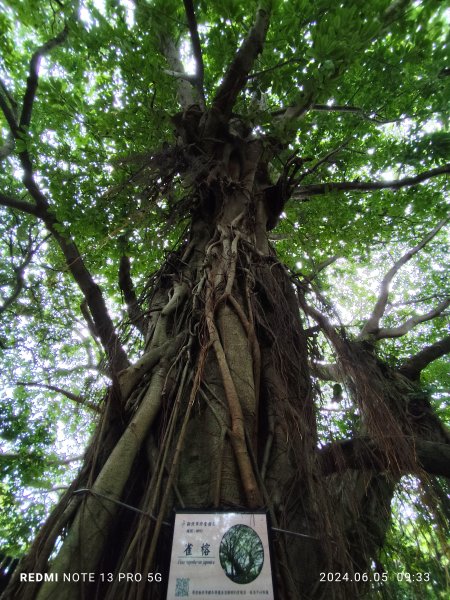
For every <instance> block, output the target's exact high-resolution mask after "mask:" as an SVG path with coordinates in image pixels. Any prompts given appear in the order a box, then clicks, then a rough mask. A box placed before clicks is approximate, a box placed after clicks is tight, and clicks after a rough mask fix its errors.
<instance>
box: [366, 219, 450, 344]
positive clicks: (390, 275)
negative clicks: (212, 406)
mask: <svg viewBox="0 0 450 600" xmlns="http://www.w3.org/2000/svg"><path fill="white" fill-rule="evenodd" d="M449 220H450V219H449V218H446V219H443V220H442V221H440V222H439V223H438V224H437V225H436V227H435V228H434V229H433V230H432V231H430V233H429V234H428V235H426V236H425V237H424V238H423V240H422V241H421V242H420V243H419V244H417V245H416V246H414V248H412V249H411V250H408V252H406V254H404V255H403V256H402V257H401V258H400V259H399V260H398V261H396V262H395V263H394V265H393V267H392V268H391V269H389V271H388V272H387V273H386V275H385V276H384V278H383V281H382V282H381V287H380V293H379V295H378V298H377V301H376V304H375V307H374V309H373V311H372V314H371V315H370V317H369V318H368V320H367V322H366V324H365V325H364V327H363V328H362V330H361V333H360V334H359V336H358V338H359V339H363V338H365V337H367V336H368V335H372V334H377V333H378V332H379V330H380V320H381V318H382V317H383V315H384V312H385V310H386V305H387V302H388V298H389V286H390V284H391V281H392V280H393V279H394V277H395V275H396V274H397V273H398V271H399V270H400V269H401V268H402V267H403V265H405V264H406V263H407V262H408V261H409V260H411V258H412V257H413V256H414V255H415V254H417V253H418V252H419V251H420V250H422V248H423V247H424V246H426V244H428V242H429V241H430V240H432V239H433V238H434V237H435V235H436V234H437V233H438V232H439V231H440V230H441V229H442V227H444V225H446V224H447V223H448V221H449ZM444 308H446V307H444ZM444 308H443V309H442V310H444ZM441 312H442V311H441ZM430 318H433V317H430ZM410 320H411V319H410ZM425 320H428V319H425ZM419 322H421V321H419ZM413 326H414V324H412V325H411V327H413ZM409 329H411V328H409ZM409 329H408V330H407V331H409ZM407 331H405V332H404V333H407ZM399 335H404V334H403V333H400V334H399ZM389 337H399V336H389Z"/></svg>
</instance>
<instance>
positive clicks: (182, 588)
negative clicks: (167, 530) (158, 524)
mask: <svg viewBox="0 0 450 600" xmlns="http://www.w3.org/2000/svg"><path fill="white" fill-rule="evenodd" d="M183 598H196V599H198V600H200V598H203V599H205V600H206V599H211V600H212V599H216V598H220V599H221V600H224V598H230V599H233V598H247V599H248V600H274V592H273V583H272V568H271V564H270V553H269V536H268V526H267V515H266V514H265V513H242V512H204V513H200V512H198V513H196V512H192V513H188V512H179V513H177V514H176V515H175V527H174V533H173V543H172V557H171V561H170V574H169V582H168V588H167V600H180V599H183Z"/></svg>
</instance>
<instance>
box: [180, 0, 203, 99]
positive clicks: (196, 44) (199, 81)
mask: <svg viewBox="0 0 450 600" xmlns="http://www.w3.org/2000/svg"><path fill="white" fill-rule="evenodd" d="M183 4H184V10H185V11H186V17H187V21H188V26H189V33H190V34H191V42H192V51H193V53H194V60H195V64H196V66H197V68H196V86H197V89H198V93H199V96H200V98H201V100H202V102H203V105H204V104H205V92H204V90H203V79H204V73H205V68H204V65H203V56H202V48H201V45H200V37H199V35H198V27H197V19H196V18H195V11H194V5H193V2H192V0H183Z"/></svg>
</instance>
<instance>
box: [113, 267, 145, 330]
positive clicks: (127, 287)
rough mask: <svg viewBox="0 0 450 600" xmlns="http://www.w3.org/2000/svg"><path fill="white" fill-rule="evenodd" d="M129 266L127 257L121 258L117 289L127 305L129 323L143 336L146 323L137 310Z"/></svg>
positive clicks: (140, 312) (138, 309) (139, 310)
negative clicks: (118, 288)
mask: <svg viewBox="0 0 450 600" xmlns="http://www.w3.org/2000/svg"><path fill="white" fill-rule="evenodd" d="M130 272H131V265H130V259H129V258H128V256H122V258H121V259H120V266H119V287H120V289H121V290H122V293H123V297H124V300H125V302H126V304H127V312H128V316H129V318H130V321H131V323H132V324H133V325H134V326H135V327H136V328H137V329H138V331H140V332H141V334H142V335H144V336H145V334H146V332H147V323H146V320H145V318H144V315H143V314H142V311H141V309H140V308H139V303H138V299H137V296H136V292H135V291H134V286H133V281H132V279H131V274H130Z"/></svg>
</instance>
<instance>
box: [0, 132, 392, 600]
mask: <svg viewBox="0 0 450 600" xmlns="http://www.w3.org/2000/svg"><path fill="white" fill-rule="evenodd" d="M216 134H217V132H216ZM205 139H206V138H205ZM209 144H212V146H211V145H210V146H209V147H207V148H206V151H207V156H210V157H211V156H212V157H215V159H214V160H212V161H211V160H210V161H209V162H207V163H206V165H205V164H203V165H202V166H201V167H198V164H199V161H200V157H199V155H198V154H196V155H193V156H191V161H192V167H191V169H190V172H189V173H188V176H186V180H187V179H188V178H189V180H190V182H191V184H192V182H195V191H194V193H193V195H192V197H191V198H190V200H191V203H192V206H193V207H194V208H193V211H192V220H191V224H190V228H189V234H188V236H187V238H186V239H185V240H184V242H183V243H182V245H181V247H180V249H179V250H177V251H176V252H173V253H171V254H170V255H169V256H168V257H167V260H166V263H165V264H164V266H163V267H162V268H161V270H160V271H159V273H158V274H157V276H155V277H154V278H153V279H152V281H151V282H150V293H149V294H148V296H147V297H148V305H147V307H146V314H147V323H148V327H147V334H146V340H145V351H144V353H143V356H142V358H141V360H140V361H138V363H136V364H135V365H133V366H131V367H129V368H127V369H125V370H124V371H122V372H121V373H120V374H119V377H118V379H117V380H115V381H114V383H113V386H112V388H111V389H110V391H109V394H108V396H107V399H106V408H105V412H104V414H103V415H102V417H101V419H100V423H99V425H98V429H97V432H96V434H95V436H94V439H93V441H92V443H91V445H90V448H89V450H88V451H87V454H86V460H85V464H84V467H83V469H82V470H81V472H80V474H79V476H78V478H77V480H76V481H75V482H74V484H73V485H72V486H71V488H70V490H69V491H68V493H67V494H66V495H65V497H64V498H63V499H62V501H61V503H60V505H59V506H58V507H57V508H56V509H55V511H54V513H53V514H52V515H51V517H50V518H49V520H48V522H47V523H46V525H45V526H44V527H43V529H42V531H41V533H40V535H39V536H38V538H37V540H36V541H35V543H34V545H33V547H32V549H31V552H30V554H29V555H28V557H27V558H26V559H24V560H23V561H22V565H21V570H22V571H25V572H26V571H34V572H36V571H40V572H44V571H46V570H47V569H48V570H49V572H50V573H58V574H59V575H60V577H59V582H58V583H55V582H46V583H44V584H42V585H40V584H38V583H36V584H32V583H21V582H20V581H19V579H18V575H16V577H15V578H14V579H13V581H12V582H11V584H10V586H9V588H8V590H7V591H6V593H5V595H4V598H5V600H6V599H12V598H19V597H20V598H21V599H23V600H31V599H34V598H38V600H47V599H50V598H55V597H57V598H58V599H61V600H77V599H78V598H102V599H111V600H112V599H114V600H118V599H123V600H125V599H126V600H129V599H136V600H138V599H141V598H155V599H157V598H161V597H162V594H163V589H164V586H163V585H161V584H160V585H158V584H156V583H153V584H151V585H149V584H148V583H147V582H146V581H144V582H143V583H142V584H139V583H126V582H125V583H123V582H122V583H119V582H118V580H117V574H118V573H120V572H122V573H143V574H146V573H147V572H158V571H159V572H161V573H162V574H163V578H167V568H168V560H169V552H170V548H169V545H170V539H171V530H170V527H168V526H167V522H168V521H170V519H171V514H172V511H173V509H174V508H175V507H178V508H180V507H189V508H204V509H213V508H214V509H219V510H221V509H224V510H226V509H258V508H266V509H268V510H269V512H270V514H271V517H272V525H273V526H274V527H275V528H276V529H277V530H279V529H281V530H285V531H284V532H280V531H276V532H274V535H273V538H274V542H275V543H274V547H275V561H274V569H275V578H276V585H277V587H278V591H279V598H280V600H284V599H288V598H292V599H294V598H299V597H303V598H310V597H313V598H351V597H358V594H359V593H360V592H361V589H363V588H364V587H365V584H359V583H353V584H350V583H349V584H344V583H343V584H342V585H334V584H333V583H327V582H326V581H324V582H321V576H320V573H321V572H324V573H327V572H340V573H343V572H348V573H353V572H354V571H357V572H362V571H366V572H367V571H369V570H370V566H371V560H373V559H374V558H376V554H377V551H378V550H379V548H380V546H381V545H382V543H383V539H384V535H385V533H386V529H387V526H388V524H389V516H390V501H391V498H392V494H393V489H394V484H395V480H396V478H395V476H394V477H391V476H388V475H386V474H375V473H373V472H371V471H367V470H366V471H365V472H362V473H361V472H347V473H344V474H342V473H341V474H336V475H333V476H331V477H328V478H325V477H324V476H323V474H322V472H321V467H320V462H319V461H318V458H317V432H316V417H315V411H314V406H313V394H312V387H311V377H310V374H309V368H308V351H307V337H306V335H305V332H304V330H303V327H302V317H301V315H302V312H301V309H300V305H301V304H302V298H301V297H300V303H299V296H298V294H300V295H301V291H299V290H297V291H296V289H295V287H294V285H293V283H292V281H291V277H290V275H289V273H288V271H287V270H286V268H285V267H284V266H283V265H282V264H280V262H279V261H278V260H277V257H276V255H275V253H274V251H273V249H272V248H271V247H270V246H269V243H268V240H267V233H266V231H267V229H268V228H270V227H271V226H273V222H274V220H276V218H277V216H278V214H279V213H280V212H281V210H282V206H280V205H278V206H275V205H274V204H270V201H273V202H275V200H274V196H273V190H271V188H270V185H269V184H270V182H269V180H268V176H267V160H265V161H264V160H263V154H264V153H263V146H262V143H261V142H260V141H256V140H255V141H245V142H244V141H243V139H242V138H237V139H235V140H234V142H233V144H234V146H233V145H231V147H230V141H229V140H228V139H223V140H222V141H217V140H215V141H214V142H213V143H212V142H209ZM269 192H270V193H269ZM342 344H344V342H342ZM340 353H341V361H342V364H343V368H344V370H345V372H346V375H347V376H348V377H349V378H350V379H351V381H352V385H353V387H354V391H355V395H356V397H357V398H358V399H359V402H360V406H361V410H362V412H363V413H364V414H365V417H364V424H363V430H364V431H367V432H369V433H370V435H372V437H375V439H377V435H378V434H379V432H378V433H377V428H376V424H377V423H380V421H379V419H380V418H381V419H384V423H385V422H386V414H389V415H390V417H389V419H390V420H389V419H388V422H389V425H390V426H391V428H392V432H393V435H394V434H396V433H398V432H399V431H400V432H401V431H402V426H401V425H400V426H399V425H398V410H399V409H397V408H396V409H394V410H393V409H392V407H391V408H389V410H388V413H386V412H385V410H386V398H388V397H389V398H393V397H395V398H397V396H398V393H397V392H395V393H394V392H392V390H391V392H390V393H388V394H387V393H386V388H385V387H384V388H383V389H381V387H380V388H376V390H375V392H373V391H372V394H368V393H367V390H366V389H365V388H364V387H363V386H364V385H365V383H366V381H367V378H368V377H370V376H371V375H372V376H373V374H374V373H376V374H377V377H379V381H380V386H381V383H383V384H384V383H385V382H386V377H385V374H382V373H381V371H380V370H379V365H378V364H375V363H373V364H372V365H371V366H369V367H368V366H367V365H368V362H367V361H366V362H365V363H364V361H363V360H362V358H361V353H359V354H358V352H355V351H354V349H353V350H352V352H351V353H350V350H349V346H345V345H342V346H341V347H340ZM364 357H366V355H365V354H364ZM364 369H366V370H365V371H364ZM367 369H369V372H368V371H367ZM377 369H378V371H377ZM363 371H364V372H363ZM402 393H403V392H402ZM373 398H375V399H376V401H375V402H372V401H371V400H370V399H372V400H373ZM377 411H378V412H377ZM379 438H380V436H379V435H378V439H379ZM382 447H383V448H384V447H385V446H384V445H383V446H382ZM398 455H399V454H398V447H396V448H395V451H394V450H392V457H394V458H395V459H398ZM399 471H400V469H399ZM399 471H398V472H399ZM133 509H134V510H133ZM379 515H382V519H381V520H380V519H379ZM377 519H378V521H377ZM55 545H56V547H57V548H58V553H57V556H56V557H55V558H53V555H52V553H53V551H54V547H55ZM80 572H96V573H100V572H102V573H113V574H114V576H113V581H112V582H110V581H108V580H106V581H98V580H97V582H96V583H68V582H64V581H63V577H62V574H63V573H65V574H67V573H80ZM144 579H146V578H145V575H144Z"/></svg>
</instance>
